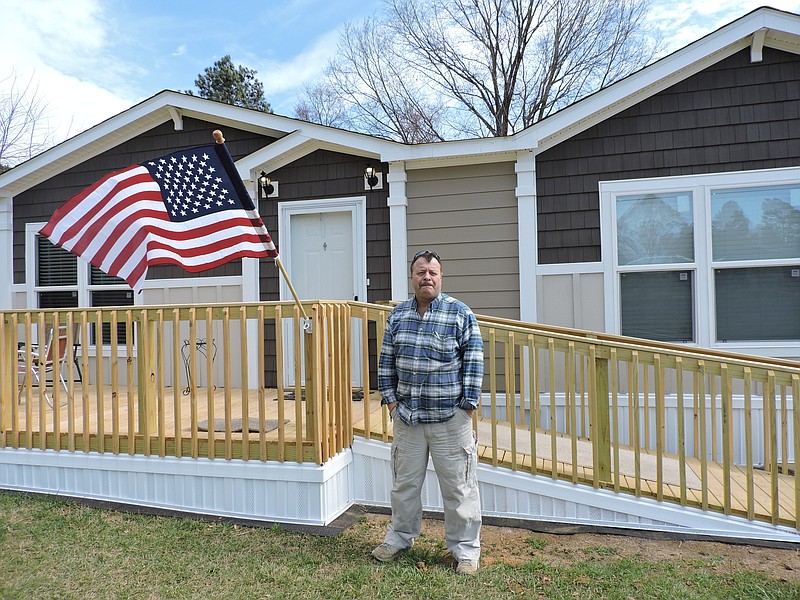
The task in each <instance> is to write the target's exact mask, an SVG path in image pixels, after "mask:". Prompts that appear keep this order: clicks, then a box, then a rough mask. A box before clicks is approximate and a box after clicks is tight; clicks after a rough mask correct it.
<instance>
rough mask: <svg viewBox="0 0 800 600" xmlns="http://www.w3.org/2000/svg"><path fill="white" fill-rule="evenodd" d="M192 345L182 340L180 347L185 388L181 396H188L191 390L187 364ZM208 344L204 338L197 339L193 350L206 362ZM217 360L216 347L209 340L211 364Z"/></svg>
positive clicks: (190, 376)
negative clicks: (184, 372) (184, 374)
mask: <svg viewBox="0 0 800 600" xmlns="http://www.w3.org/2000/svg"><path fill="white" fill-rule="evenodd" d="M191 347H192V344H191V342H190V341H189V340H183V346H181V358H183V367H184V369H186V387H185V388H183V395H184V396H188V395H189V392H190V391H191V388H192V370H191V367H190V362H189V352H190V350H191ZM208 348H209V345H208V342H207V341H206V340H205V339H204V338H199V339H197V341H195V350H196V351H197V352H199V353H200V354H202V355H203V358H205V359H206V361H207V360H208ZM216 359H217V345H216V344H215V343H214V340H213V339H212V340H211V363H212V364H213V363H214V361H215V360H216ZM214 389H217V386H214Z"/></svg>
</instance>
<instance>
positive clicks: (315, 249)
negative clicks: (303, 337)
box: [278, 197, 367, 387]
mask: <svg viewBox="0 0 800 600" xmlns="http://www.w3.org/2000/svg"><path fill="white" fill-rule="evenodd" d="M365 202H366V199H365V198H364V197H357V198H341V199H333V200H312V201H304V202H285V203H281V204H280V205H279V215H278V218H279V220H280V226H281V229H280V230H281V245H282V247H281V248H280V249H279V250H280V253H281V260H282V261H283V263H284V266H285V267H286V270H287V272H288V273H289V278H290V279H291V281H292V285H293V286H294V289H295V291H296V292H297V295H298V296H299V297H300V299H301V300H362V301H363V300H366V296H367V287H366V286H367V280H366V225H365V223H366V213H365V210H366V208H365ZM291 299H292V295H291V291H290V290H289V287H288V285H287V284H286V282H285V281H283V280H282V281H281V300H291ZM351 332H352V339H351V344H352V346H351V351H352V357H353V364H352V385H354V386H356V387H360V386H361V385H362V384H361V379H362V369H361V367H360V364H361V328H360V322H359V321H356V320H354V321H353V322H352V327H351ZM284 340H286V352H285V353H284V357H285V359H284V373H285V377H284V385H286V386H293V385H294V379H295V376H294V332H293V330H292V328H291V324H290V322H288V321H285V322H284Z"/></svg>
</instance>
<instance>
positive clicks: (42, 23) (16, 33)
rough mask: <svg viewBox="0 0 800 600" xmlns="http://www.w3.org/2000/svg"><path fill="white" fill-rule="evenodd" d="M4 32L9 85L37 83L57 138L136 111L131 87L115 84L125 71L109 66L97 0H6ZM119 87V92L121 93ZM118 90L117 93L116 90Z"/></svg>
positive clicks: (1, 7) (1, 46) (1, 43)
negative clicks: (14, 81) (131, 107)
mask: <svg viewBox="0 0 800 600" xmlns="http://www.w3.org/2000/svg"><path fill="white" fill-rule="evenodd" d="M0 14H2V15H3V19H4V23H3V31H4V34H3V36H2V37H1V38H0V53H1V54H2V55H3V57H4V64H6V65H7V67H6V68H5V69H0V75H1V76H2V79H3V81H2V82H0V86H3V85H9V84H10V83H11V81H12V80H13V78H12V77H10V76H11V75H12V73H13V74H14V75H16V76H17V78H18V80H19V81H26V82H27V81H28V80H31V79H32V80H33V84H34V87H38V95H39V97H40V98H41V99H42V100H43V101H44V103H45V104H46V105H47V107H48V108H47V111H46V113H47V115H48V121H49V123H50V127H51V128H52V132H53V138H54V139H55V140H56V141H61V140H63V139H65V138H66V137H68V136H71V135H75V134H76V133H79V132H80V131H82V130H84V129H86V128H88V127H90V126H92V125H95V124H97V123H99V122H100V121H102V120H104V119H106V118H108V117H110V116H112V115H114V114H116V113H118V112H120V111H122V110H125V109H126V108H128V107H130V106H131V105H132V104H133V103H134V102H135V101H136V100H135V99H134V98H133V97H132V94H131V95H129V94H127V93H126V92H125V87H124V86H123V87H122V88H121V89H120V88H119V87H116V86H113V85H111V84H109V82H113V81H114V80H115V79H116V78H118V77H119V73H120V71H121V70H124V66H123V68H122V69H120V68H110V69H109V68H108V64H109V63H111V62H112V61H113V60H115V59H111V58H109V53H108V52H107V48H108V46H109V38H110V31H109V20H108V19H107V18H106V15H105V13H104V9H103V7H102V4H101V3H100V2H99V1H95V0H75V1H72V2H58V1H53V0H50V1H39V2H24V3H23V2H12V1H10V0H0ZM115 87H116V89H115ZM112 90H113V91H112Z"/></svg>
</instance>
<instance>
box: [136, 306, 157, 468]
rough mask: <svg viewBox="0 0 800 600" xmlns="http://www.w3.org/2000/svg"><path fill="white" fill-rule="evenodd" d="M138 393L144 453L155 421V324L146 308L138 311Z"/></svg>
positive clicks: (155, 424)
mask: <svg viewBox="0 0 800 600" xmlns="http://www.w3.org/2000/svg"><path fill="white" fill-rule="evenodd" d="M138 346H139V352H138V355H137V362H138V369H137V372H138V380H139V381H138V394H139V434H140V435H143V436H144V448H145V454H148V453H149V449H150V436H151V435H152V434H153V432H155V431H156V429H157V423H156V402H155V400H156V373H155V364H156V324H155V321H152V320H151V319H149V318H148V316H147V309H143V310H142V311H141V312H140V313H139V339H138Z"/></svg>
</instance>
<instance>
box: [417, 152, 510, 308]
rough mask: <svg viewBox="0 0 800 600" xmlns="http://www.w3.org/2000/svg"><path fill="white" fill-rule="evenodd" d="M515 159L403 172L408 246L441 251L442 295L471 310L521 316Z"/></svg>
mask: <svg viewBox="0 0 800 600" xmlns="http://www.w3.org/2000/svg"><path fill="white" fill-rule="evenodd" d="M515 186H516V175H515V173H514V164H513V163H493V164H486V165H470V166H460V167H447V168H441V169H421V170H416V171H409V173H408V186H407V195H408V215H407V227H408V251H409V258H410V257H411V256H412V255H413V254H414V253H415V252H417V251H418V250H422V249H431V250H435V251H436V252H438V253H439V254H440V255H441V256H442V263H443V264H442V267H443V271H444V275H445V277H444V283H443V285H442V288H443V290H444V291H445V292H447V293H448V294H451V295H452V296H455V297H456V298H458V299H459V300H462V301H463V302H466V303H467V304H468V305H469V306H470V307H471V308H472V310H473V311H475V312H482V313H485V314H490V315H494V316H501V317H505V318H518V317H519V240H518V224H517V199H516V196H515V192H514V189H515Z"/></svg>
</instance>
